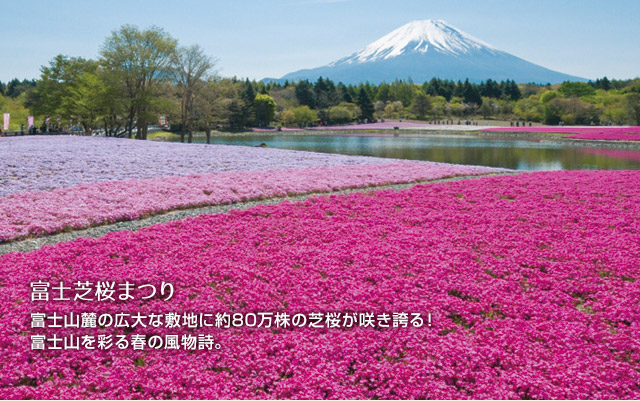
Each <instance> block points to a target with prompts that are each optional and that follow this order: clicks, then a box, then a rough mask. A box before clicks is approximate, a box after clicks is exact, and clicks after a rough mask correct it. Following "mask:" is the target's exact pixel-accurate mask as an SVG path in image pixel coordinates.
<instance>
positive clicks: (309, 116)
mask: <svg viewBox="0 0 640 401" xmlns="http://www.w3.org/2000/svg"><path fill="white" fill-rule="evenodd" d="M291 112H292V115H293V121H294V122H295V124H296V125H297V126H298V127H301V128H303V127H306V126H308V125H312V124H315V123H316V122H317V121H318V114H317V113H316V112H315V110H311V108H309V106H306V105H303V106H298V107H294V108H293V109H291Z"/></svg>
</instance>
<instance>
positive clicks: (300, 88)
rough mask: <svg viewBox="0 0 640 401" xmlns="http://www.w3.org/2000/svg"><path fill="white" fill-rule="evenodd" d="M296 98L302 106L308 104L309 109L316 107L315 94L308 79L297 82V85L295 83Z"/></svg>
mask: <svg viewBox="0 0 640 401" xmlns="http://www.w3.org/2000/svg"><path fill="white" fill-rule="evenodd" d="M296 98H297V99H298V102H299V103H300V104H301V105H303V106H309V108H311V109H313V108H315V107H316V102H315V96H314V95H313V90H312V86H311V84H310V83H309V81H306V80H305V81H300V82H298V85H296Z"/></svg>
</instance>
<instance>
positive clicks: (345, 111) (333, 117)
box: [327, 102, 357, 124]
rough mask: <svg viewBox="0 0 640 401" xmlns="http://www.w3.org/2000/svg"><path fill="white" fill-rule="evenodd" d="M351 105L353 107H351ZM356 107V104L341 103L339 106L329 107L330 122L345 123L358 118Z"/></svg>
mask: <svg viewBox="0 0 640 401" xmlns="http://www.w3.org/2000/svg"><path fill="white" fill-rule="evenodd" d="M350 106H351V107H350ZM354 107H357V106H356V105H355V104H349V103H344V102H343V103H340V104H339V105H337V106H332V107H329V110H328V113H327V114H328V116H329V118H328V119H329V123H331V124H345V123H349V122H351V121H353V120H354V119H355V118H356V113H355V110H354Z"/></svg>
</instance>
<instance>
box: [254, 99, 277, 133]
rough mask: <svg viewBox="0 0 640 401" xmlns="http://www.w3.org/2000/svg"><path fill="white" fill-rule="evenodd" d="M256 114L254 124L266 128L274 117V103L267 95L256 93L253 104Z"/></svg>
mask: <svg viewBox="0 0 640 401" xmlns="http://www.w3.org/2000/svg"><path fill="white" fill-rule="evenodd" d="M253 105H254V108H255V113H256V124H257V125H258V126H259V127H266V126H267V125H269V123H271V121H273V119H274V117H275V115H276V102H275V100H273V98H272V97H271V96H269V95H263V94H261V93H258V94H257V95H256V97H255V100H254V102H253Z"/></svg>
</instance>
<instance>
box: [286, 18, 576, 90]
mask: <svg viewBox="0 0 640 401" xmlns="http://www.w3.org/2000/svg"><path fill="white" fill-rule="evenodd" d="M319 77H325V78H330V79H331V80H333V81H335V82H343V83H345V84H358V83H360V82H365V81H368V82H371V83H374V84H379V83H381V82H392V81H393V80H395V79H396V78H398V79H407V78H411V79H413V81H414V82H424V81H429V80H431V78H434V77H435V78H441V79H451V80H455V81H458V80H465V79H467V78H468V79H469V81H471V82H475V83H479V82H480V81H486V80H487V79H493V80H494V81H503V80H507V79H509V80H514V81H516V82H521V83H530V82H533V83H540V84H546V83H559V82H564V81H586V79H584V78H580V77H576V76H572V75H568V74H563V73H561V72H557V71H552V70H549V69H547V68H544V67H541V66H539V65H536V64H533V63H530V62H528V61H526V60H523V59H521V58H518V57H516V56H513V55H511V54H509V53H506V52H504V51H501V50H498V49H496V48H495V47H493V46H491V45H490V44H488V43H485V42H483V41H481V40H480V39H477V38H475V37H473V36H471V35H469V34H468V33H466V32H463V31H461V30H459V29H457V28H455V27H453V26H451V25H449V24H447V23H446V22H444V21H442V20H429V19H428V20H422V21H413V22H409V23H408V24H406V25H403V26H401V27H400V28H398V29H396V30H395V31H392V32H391V33H389V34H387V35H385V36H383V37H381V38H380V39H378V40H376V41H375V42H373V43H371V44H369V45H368V46H366V47H365V48H364V49H362V50H360V51H358V52H356V53H353V54H352V55H350V56H348V57H344V58H341V59H340V60H337V61H334V62H332V63H330V64H328V65H325V66H322V67H318V68H313V69H305V70H299V71H296V72H292V73H289V74H286V75H284V76H283V77H282V78H281V79H279V80H278V81H284V80H289V81H297V80H301V79H309V80H312V81H315V80H316V79H318V78H319Z"/></svg>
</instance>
